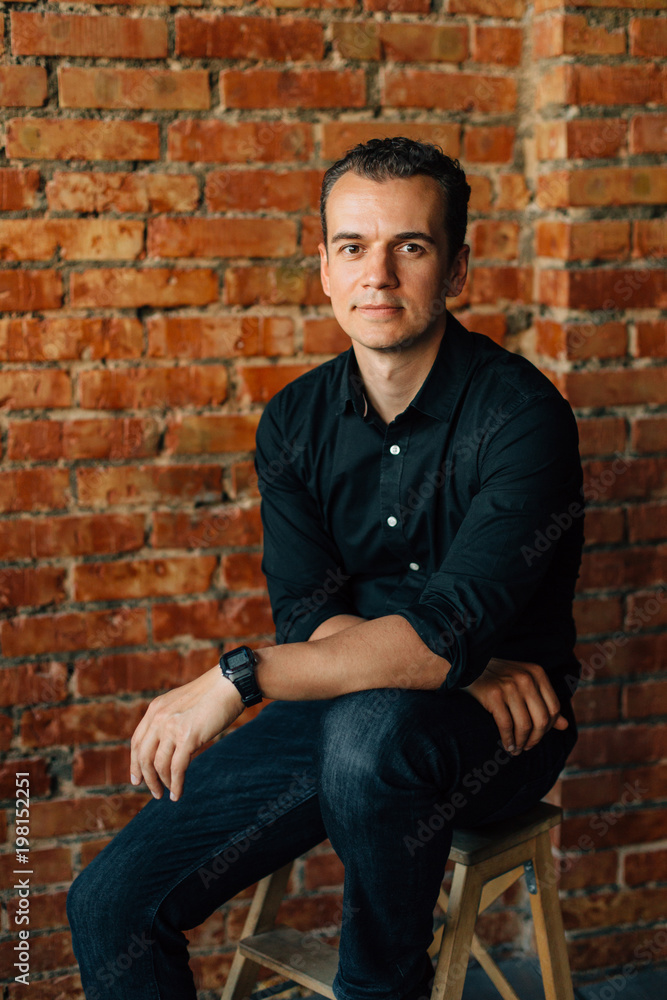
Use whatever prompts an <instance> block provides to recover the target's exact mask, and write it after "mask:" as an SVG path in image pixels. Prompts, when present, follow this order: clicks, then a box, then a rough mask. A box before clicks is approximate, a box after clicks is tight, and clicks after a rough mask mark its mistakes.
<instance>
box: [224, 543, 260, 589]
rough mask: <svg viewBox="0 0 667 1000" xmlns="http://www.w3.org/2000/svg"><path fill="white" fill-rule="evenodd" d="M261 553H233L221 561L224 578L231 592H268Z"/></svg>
mask: <svg viewBox="0 0 667 1000" xmlns="http://www.w3.org/2000/svg"><path fill="white" fill-rule="evenodd" d="M261 562H262V553H261V552H232V553H231V555H228V556H223V557H222V560H221V566H222V578H223V580H224V582H225V586H226V587H227V588H228V589H229V590H266V578H265V576H264V574H263V573H262V569H261Z"/></svg>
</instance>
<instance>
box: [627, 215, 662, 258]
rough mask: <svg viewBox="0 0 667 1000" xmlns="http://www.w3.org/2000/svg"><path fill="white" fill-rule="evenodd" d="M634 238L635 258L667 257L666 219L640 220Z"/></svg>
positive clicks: (635, 226)
mask: <svg viewBox="0 0 667 1000" xmlns="http://www.w3.org/2000/svg"><path fill="white" fill-rule="evenodd" d="M633 236H634V239H633V244H632V256H633V257H664V256H665V255H667V222H665V220H664V219H638V220H637V221H636V222H635V224H634V233H633Z"/></svg>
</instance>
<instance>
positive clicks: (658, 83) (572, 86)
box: [538, 63, 664, 108]
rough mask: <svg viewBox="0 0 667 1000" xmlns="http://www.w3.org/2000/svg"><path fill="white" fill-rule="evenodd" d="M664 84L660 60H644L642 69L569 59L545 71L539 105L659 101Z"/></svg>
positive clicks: (640, 103)
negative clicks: (569, 60) (568, 61)
mask: <svg viewBox="0 0 667 1000" xmlns="http://www.w3.org/2000/svg"><path fill="white" fill-rule="evenodd" d="M663 87H664V80H663V71H662V68H661V67H660V66H659V65H658V64H657V63H647V64H645V65H644V66H643V67H642V72H641V73H637V70H636V67H635V66H632V65H622V64H621V65H619V64H614V65H600V66H591V65H583V64H578V63H568V64H566V65H560V66H556V67H555V68H554V69H553V70H551V71H548V72H547V73H544V74H543V75H542V78H541V80H540V84H539V88H540V89H539V93H540V100H538V106H539V107H540V108H543V107H545V106H546V105H547V104H550V103H552V102H553V103H556V104H567V105H597V106H601V107H608V106H612V105H614V104H639V105H645V104H649V103H652V102H655V103H660V102H661V100H662V90H663Z"/></svg>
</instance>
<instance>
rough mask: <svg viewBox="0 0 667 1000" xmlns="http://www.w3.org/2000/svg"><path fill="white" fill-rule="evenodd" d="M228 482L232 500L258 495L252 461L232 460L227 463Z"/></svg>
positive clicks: (256, 496)
mask: <svg viewBox="0 0 667 1000" xmlns="http://www.w3.org/2000/svg"><path fill="white" fill-rule="evenodd" d="M229 472H230V480H231V482H230V484H229V487H228V492H229V496H230V497H231V498H232V499H234V500H247V499H249V498H252V497H254V498H255V499H257V498H258V497H259V490H258V488H257V473H256V472H255V464H254V462H252V461H245V462H232V463H231V464H230V465H229Z"/></svg>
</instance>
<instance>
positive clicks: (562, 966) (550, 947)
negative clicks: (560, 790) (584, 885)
mask: <svg viewBox="0 0 667 1000" xmlns="http://www.w3.org/2000/svg"><path fill="white" fill-rule="evenodd" d="M533 864H534V866H535V876H536V881H537V892H536V893H535V894H531V896H530V905H531V909H532V911H533V923H534V925H535V939H536V942H537V953H538V955H539V957H540V967H541V969H542V982H543V984H544V995H545V998H546V1000H574V991H573V988H572V974H571V972H570V962H569V959H568V955H567V947H566V944H565V931H564V929H563V916H562V913H561V909H560V900H559V899H558V886H557V881H556V878H555V869H554V866H553V859H552V856H551V842H550V840H549V833H548V831H545V832H544V833H542V834H540V835H539V836H538V837H537V839H536V844H535V857H534V860H533Z"/></svg>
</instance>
